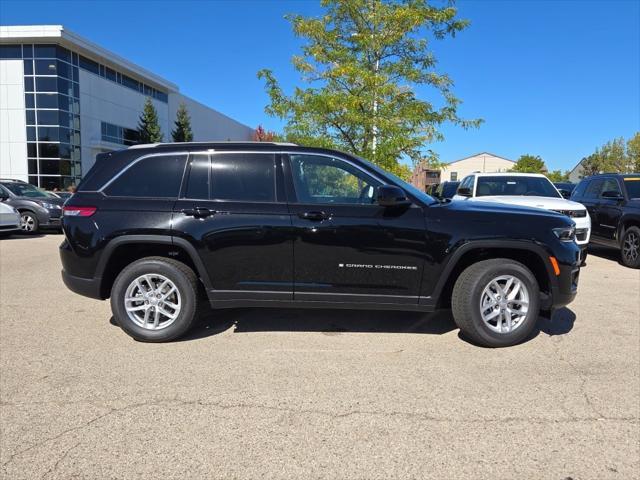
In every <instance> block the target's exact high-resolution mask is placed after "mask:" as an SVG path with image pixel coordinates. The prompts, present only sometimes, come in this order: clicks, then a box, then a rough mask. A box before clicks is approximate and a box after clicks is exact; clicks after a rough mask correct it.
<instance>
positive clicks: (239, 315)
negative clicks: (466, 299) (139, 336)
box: [182, 308, 457, 341]
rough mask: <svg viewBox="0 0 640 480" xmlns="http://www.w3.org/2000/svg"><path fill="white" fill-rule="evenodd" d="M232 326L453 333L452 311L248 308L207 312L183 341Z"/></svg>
mask: <svg viewBox="0 0 640 480" xmlns="http://www.w3.org/2000/svg"><path fill="white" fill-rule="evenodd" d="M234 326H235V330H234V332H235V333H245V332H320V333H324V334H327V335H331V334H338V333H342V332H359V333H373V332H375V333H418V334H430V335H442V334H444V333H447V332H450V331H452V330H455V329H456V328H457V327H456V325H455V323H454V322H453V317H452V316H451V311H449V310H440V311H437V312H434V313H430V314H425V313H418V312H395V311H370V310H330V309H296V308H290V309H270V308H262V309H259V308H247V309H229V310H212V311H209V312H206V314H205V315H204V316H203V318H202V320H201V322H200V324H199V325H197V326H196V327H195V328H194V329H193V330H192V331H191V332H189V333H188V334H187V335H186V336H185V337H184V338H183V339H182V340H183V341H188V340H195V339H198V338H204V337H208V336H210V335H215V334H217V333H220V332H223V331H225V330H228V329H229V328H232V327H234Z"/></svg>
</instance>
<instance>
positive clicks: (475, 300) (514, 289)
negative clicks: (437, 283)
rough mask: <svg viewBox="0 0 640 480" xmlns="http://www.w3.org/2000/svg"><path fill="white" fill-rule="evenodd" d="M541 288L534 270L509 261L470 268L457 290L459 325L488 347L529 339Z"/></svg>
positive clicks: (455, 312) (453, 303)
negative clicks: (532, 271)
mask: <svg viewBox="0 0 640 480" xmlns="http://www.w3.org/2000/svg"><path fill="white" fill-rule="evenodd" d="M539 297H540V289H539V287H538V282H537V281H536V278H535V276H534V275H533V273H531V271H530V270H529V269H528V268H527V267H525V266H524V265H523V264H521V263H519V262H516V261H514V260H511V259H508V258H496V259H491V260H484V261H481V262H478V263H475V264H473V265H471V266H470V267H467V269H466V270H464V271H463V272H462V273H461V274H460V276H459V277H458V279H457V281H456V284H455V286H454V288H453V294H452V298H451V307H452V310H453V317H454V319H455V322H456V324H457V325H458V327H459V328H460V330H461V331H462V333H463V334H464V335H466V336H467V337H468V338H469V339H471V340H472V341H474V342H475V343H477V344H479V345H482V346H486V347H507V346H510V345H515V344H517V343H519V342H521V341H523V340H524V339H526V338H527V337H528V336H529V335H530V334H531V331H532V330H533V328H534V327H535V324H536V321H537V319H538V312H539V308H540V307H539Z"/></svg>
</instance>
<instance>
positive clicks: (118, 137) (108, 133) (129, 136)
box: [101, 122, 140, 145]
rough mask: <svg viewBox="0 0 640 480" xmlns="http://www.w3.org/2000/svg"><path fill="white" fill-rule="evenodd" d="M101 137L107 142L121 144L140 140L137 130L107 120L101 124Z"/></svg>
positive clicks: (129, 143)
mask: <svg viewBox="0 0 640 480" xmlns="http://www.w3.org/2000/svg"><path fill="white" fill-rule="evenodd" d="M101 138H102V140H103V141H105V142H111V143H118V144H120V145H135V144H136V143H138V141H139V140H140V136H139V134H138V131H137V130H133V129H131V128H126V127H121V126H120V125H114V124H112V123H107V122H102V124H101Z"/></svg>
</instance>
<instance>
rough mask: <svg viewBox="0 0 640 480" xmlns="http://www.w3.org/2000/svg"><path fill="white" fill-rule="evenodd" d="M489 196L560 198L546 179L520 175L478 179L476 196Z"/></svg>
mask: <svg viewBox="0 0 640 480" xmlns="http://www.w3.org/2000/svg"><path fill="white" fill-rule="evenodd" d="M489 195H507V196H519V195H526V196H536V197H554V198H562V196H561V195H560V194H559V193H558V191H557V190H556V188H555V187H554V186H553V184H552V183H551V182H550V181H549V179H548V178H545V177H526V176H520V175H518V176H498V175H496V176H491V177H478V186H477V187H476V196H477V197H483V196H489Z"/></svg>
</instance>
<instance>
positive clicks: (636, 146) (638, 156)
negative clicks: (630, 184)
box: [627, 132, 640, 173]
mask: <svg viewBox="0 0 640 480" xmlns="http://www.w3.org/2000/svg"><path fill="white" fill-rule="evenodd" d="M627 158H628V159H629V169H630V171H632V172H635V173H640V132H636V134H635V135H634V136H633V137H631V138H630V139H629V141H628V142H627Z"/></svg>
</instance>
